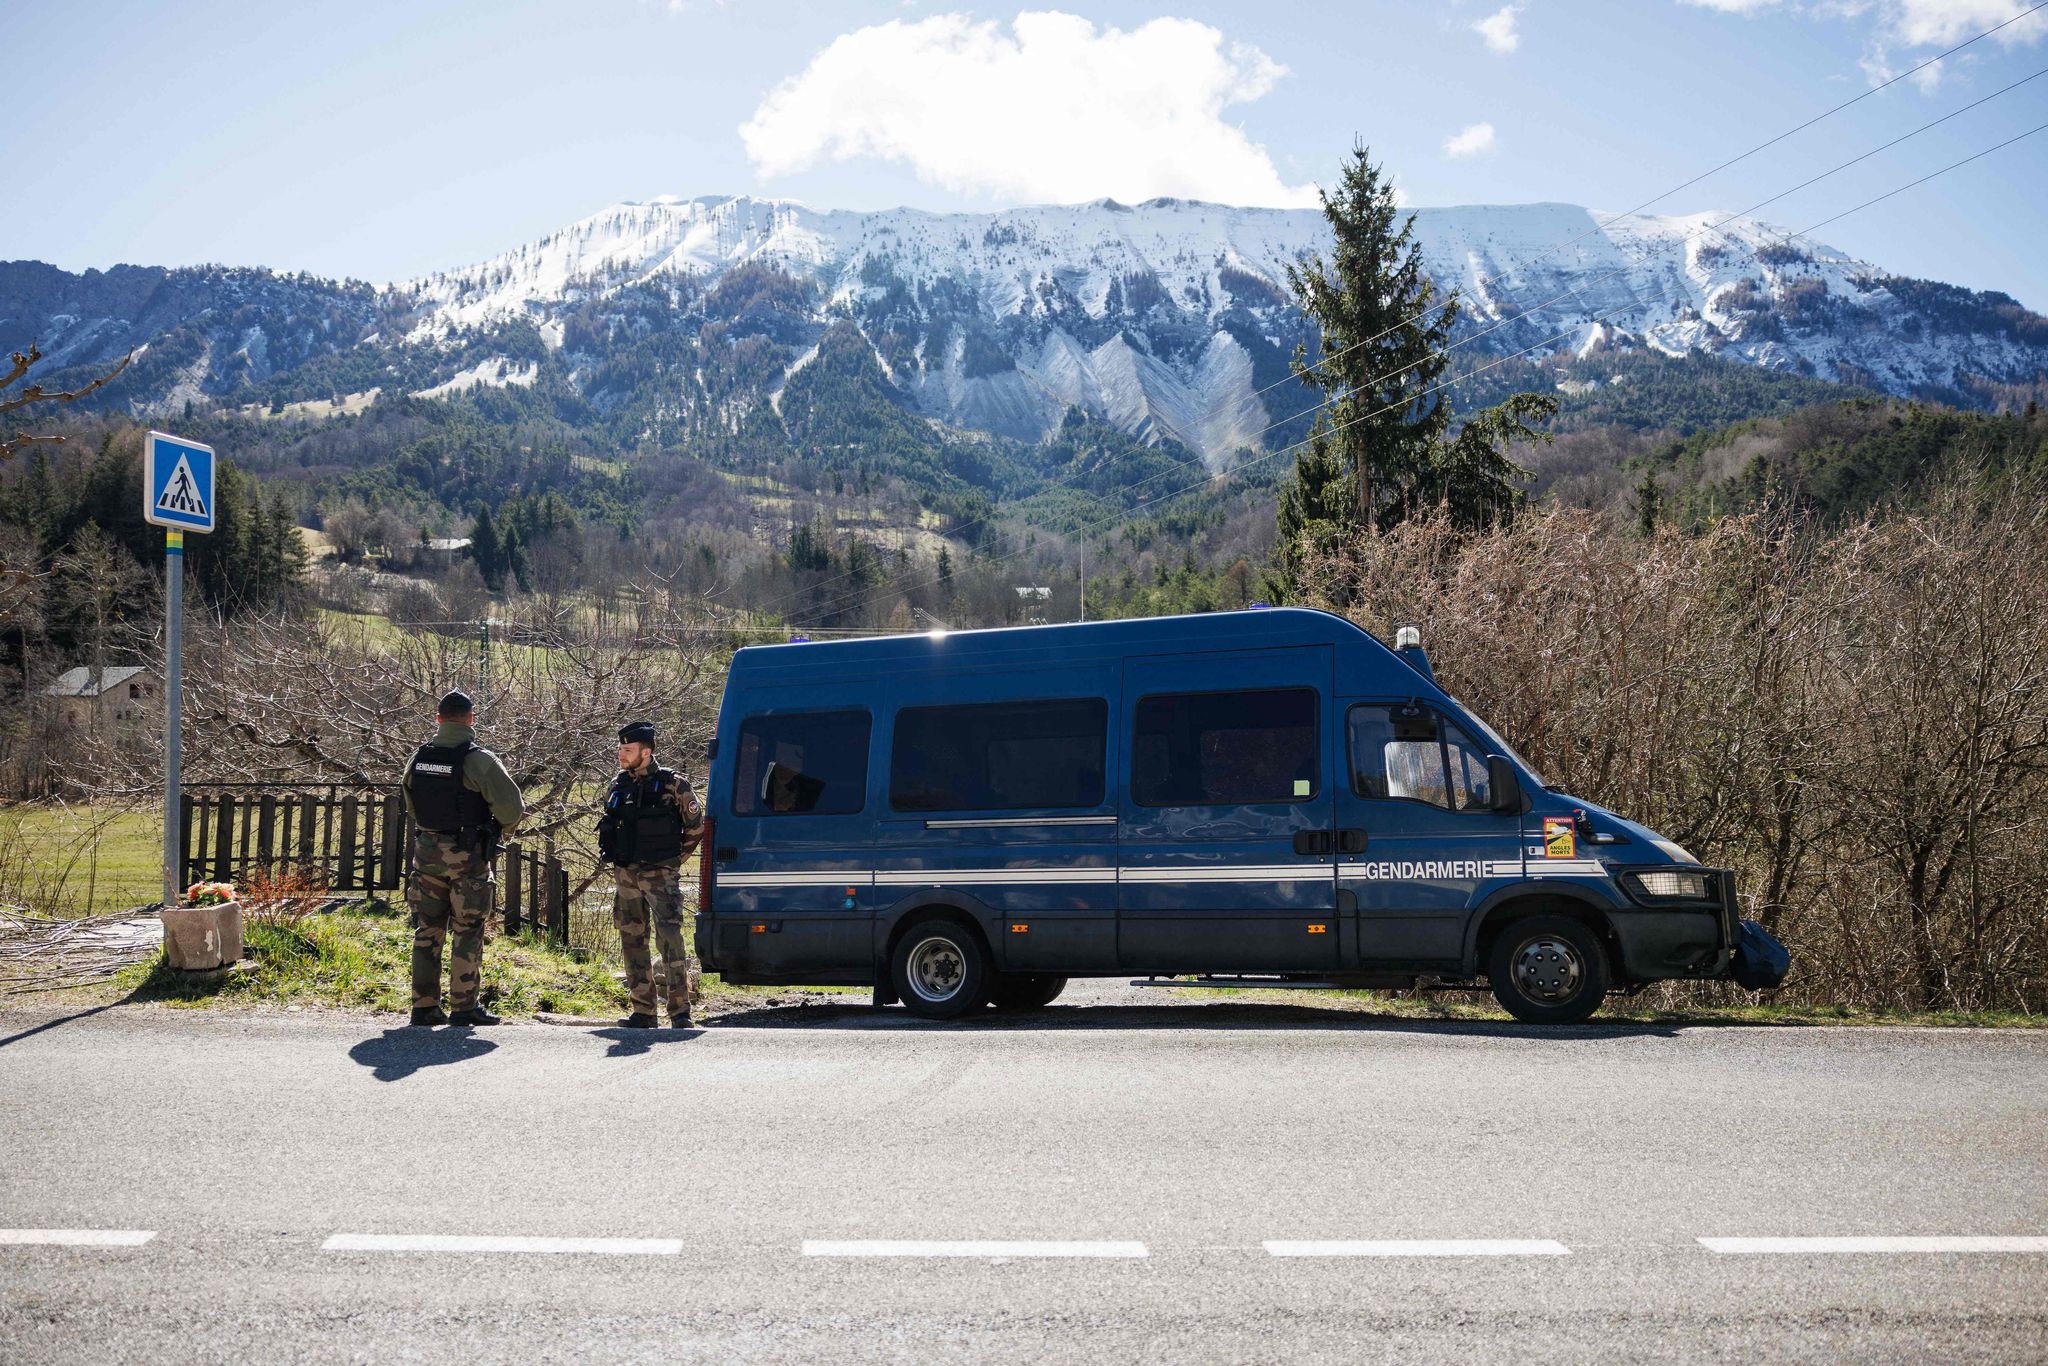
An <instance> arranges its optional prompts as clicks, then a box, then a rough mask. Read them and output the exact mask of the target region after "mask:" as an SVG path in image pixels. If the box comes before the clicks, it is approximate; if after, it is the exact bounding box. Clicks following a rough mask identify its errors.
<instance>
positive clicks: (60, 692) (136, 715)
mask: <svg viewBox="0 0 2048 1366" xmlns="http://www.w3.org/2000/svg"><path fill="white" fill-rule="evenodd" d="M41 691H42V695H43V696H45V697H53V698H55V699H57V702H58V705H59V706H60V707H61V709H62V711H63V714H64V717H65V719H66V720H68V721H71V722H72V723H73V724H75V725H77V726H79V727H81V728H84V729H88V730H98V731H101V732H102V733H105V732H108V731H114V730H119V729H125V728H131V727H136V728H139V727H143V726H147V725H151V724H154V723H155V722H157V721H158V720H160V719H161V718H162V716H163V711H162V710H161V708H162V706H163V681H162V680H161V679H160V678H158V677H157V674H156V671H155V670H153V669H148V668H145V667H143V666H142V665H139V664H115V665H111V666H109V667H107V668H104V669H98V670H94V669H92V668H89V667H86V666H84V665H81V666H79V667H78V668H76V669H66V670H65V671H64V672H63V673H61V674H58V675H57V678H56V681H55V682H53V683H51V684H50V685H49V686H47V687H45V688H43V689H42V690H41Z"/></svg>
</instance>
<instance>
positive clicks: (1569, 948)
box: [1486, 915, 1607, 1024]
mask: <svg viewBox="0 0 2048 1366" xmlns="http://www.w3.org/2000/svg"><path fill="white" fill-rule="evenodd" d="M1486 976H1487V980H1488V981H1489V982H1491V983H1492V985H1493V995H1494V999H1495V1000H1497V1001H1499V1002H1500V1003H1501V1005H1502V1006H1503V1007H1504V1008H1505V1009H1506V1010H1507V1012H1508V1014H1510V1015H1512V1016H1514V1017H1515V1018H1516V1019H1518V1020H1522V1021H1525V1022H1526V1023H1528V1024H1578V1023H1579V1022H1580V1021H1582V1020H1584V1019H1586V1018H1587V1017H1588V1016H1590V1015H1591V1014H1592V1013H1593V1012H1594V1011H1596V1010H1598V1009H1599V1008H1600V1002H1601V1001H1602V1000H1603V999H1605V997H1606V995H1607V953H1606V951H1605V950H1604V949H1602V948H1601V946H1600V940H1599V939H1598V938H1597V937H1596V936H1595V935H1594V934H1593V932H1592V931H1591V930H1589V929H1587V928H1586V927H1585V926H1584V925H1582V924H1580V923H1579V922H1578V921H1576V920H1573V919H1570V918H1569V917H1567V916H1561V915H1533V916H1530V917H1529V918H1528V919H1526V920H1515V921H1510V922H1509V923H1508V924H1506V925H1503V926H1502V927H1501V930H1500V933H1499V934H1498V935H1497V936H1495V938H1494V941H1493V952H1492V953H1491V954H1489V955H1488V956H1487V966H1486Z"/></svg>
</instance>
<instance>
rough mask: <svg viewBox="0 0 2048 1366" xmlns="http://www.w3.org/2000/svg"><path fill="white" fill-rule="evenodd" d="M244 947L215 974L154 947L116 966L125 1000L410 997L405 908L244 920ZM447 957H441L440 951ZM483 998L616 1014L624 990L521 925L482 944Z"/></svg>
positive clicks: (188, 1002) (314, 1005)
mask: <svg viewBox="0 0 2048 1366" xmlns="http://www.w3.org/2000/svg"><path fill="white" fill-rule="evenodd" d="M243 941H244V945H245V948H246V949H247V952H248V954H249V957H248V958H247V959H245V961H244V965H243V966H242V967H241V968H239V969H237V970H235V971H231V972H228V973H225V974H223V975H221V976H220V977H218V978H200V979H196V980H195V979H192V978H188V977H185V976H183V975H181V974H179V973H176V972H173V971H172V970H171V969H170V968H168V967H167V966H165V964H164V961H163V959H162V958H161V957H160V956H159V957H157V958H154V959H151V960H150V961H149V962H147V963H140V964H137V965H136V966H134V967H132V968H129V969H127V970H126V971H125V972H123V973H122V974H121V975H120V976H118V977H117V978H116V979H115V981H114V985H115V988H116V989H117V991H118V993H119V996H120V999H122V1000H123V1001H124V1002H133V1003H155V1004H160V1005H168V1006H176V1007H184V1008H196V1009H207V1008H211V1007H236V1006H256V1005H269V1006H284V1007H291V1006H299V1007H302V1008H307V1009H330V1010H370V1011H378V1012H390V1013H394V1014H396V1013H403V1012H405V1011H407V1010H409V1009H411V1007H412V988H411V980H412V978H411V973H412V929H411V927H410V925H409V924H408V922H407V919H406V917H405V916H403V915H400V914H395V913H392V912H388V911H382V910H378V909H374V908H369V907H365V908H362V909H358V910H352V911H337V912H334V913H332V914H327V915H309V916H305V917H303V918H301V919H300V920H298V921H297V922H296V923H295V924H284V923H265V922H260V921H252V922H250V923H249V924H247V925H246V926H245V927H244V929H243ZM444 966H445V960H444ZM482 995H483V1001H484V1004H486V1005H488V1006H490V1007H491V1008H492V1009H494V1010H496V1011H498V1012H499V1013H500V1014H504V1015H510V1016H514V1017H519V1016H532V1015H535V1014H538V1013H540V1012H543V1011H547V1012H559V1013H561V1014H565V1015H604V1014H616V1013H618V1012H619V1011H621V1010H623V1009H624V1007H625V1004H626V994H625V992H624V991H623V990H622V989H621V988H620V987H619V985H618V983H617V982H615V981H614V980H613V978H612V975H611V972H610V970H609V969H607V968H606V967H605V966H604V965H603V964H601V963H596V962H579V961H577V959H576V958H575V957H574V956H573V955H571V954H569V953H567V952H564V951H563V950H561V949H558V948H555V947H554V946H552V945H550V944H548V943H547V942H546V941H545V940H542V939H538V938H535V937H533V936H531V935H528V934H523V933H522V934H518V935H512V936H506V935H502V934H500V935H495V936H493V937H492V938H491V939H490V940H489V942H488V943H487V944H486V945H485V947H484V971H483V992H482Z"/></svg>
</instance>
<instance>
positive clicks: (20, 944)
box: [0, 906, 160, 996]
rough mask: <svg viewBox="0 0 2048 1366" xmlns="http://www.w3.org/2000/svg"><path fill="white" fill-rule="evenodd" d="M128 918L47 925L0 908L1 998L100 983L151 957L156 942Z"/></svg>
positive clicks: (46, 920)
mask: <svg viewBox="0 0 2048 1366" xmlns="http://www.w3.org/2000/svg"><path fill="white" fill-rule="evenodd" d="M154 924H155V922H154V921H153V920H145V921H143V922H142V923H141V925H140V926H139V927H138V924H137V921H136V919H135V916H134V915H133V914H132V913H125V912H124V913H123V914H120V915H91V916H82V917H79V918H77V919H50V918H48V917H45V916H39V915H32V914H30V913H29V912H27V911H24V910H20V909H18V908H16V907H12V906H0V996H20V995H26V994H28V993H30V992H36V991H61V990H63V989H64V988H66V987H78V986H85V985H87V984H89V983H92V982H103V981H105V980H106V979H107V978H109V977H112V976H113V975H114V974H115V973H117V972H119V971H120V970H121V969H122V968H125V967H127V966H128V965H129V964H130V963H139V962H141V961H142V960H143V959H145V958H148V957H150V956H151V955H153V954H155V953H156V951H157V947H158V944H159V942H160V941H159V939H158V938H157V937H156V936H155V935H153V934H150V933H147V930H148V929H149V928H150V927H152V926H153V925H154Z"/></svg>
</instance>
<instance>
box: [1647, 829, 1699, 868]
mask: <svg viewBox="0 0 2048 1366" xmlns="http://www.w3.org/2000/svg"><path fill="white" fill-rule="evenodd" d="M1650 843H1652V844H1654V845H1656V846H1657V852H1658V853H1660V854H1662V855H1663V856H1664V857H1665V858H1668V859H1670V860H1671V861H1672V862H1673V863H1698V862H1699V860H1698V859H1696V858H1694V857H1693V856H1692V855H1691V854H1689V853H1687V852H1686V849H1685V846H1684V845H1681V844H1673V843H1672V842H1671V841H1670V840H1667V839H1665V838H1664V837H1663V836H1661V835H1652V836H1650Z"/></svg>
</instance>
